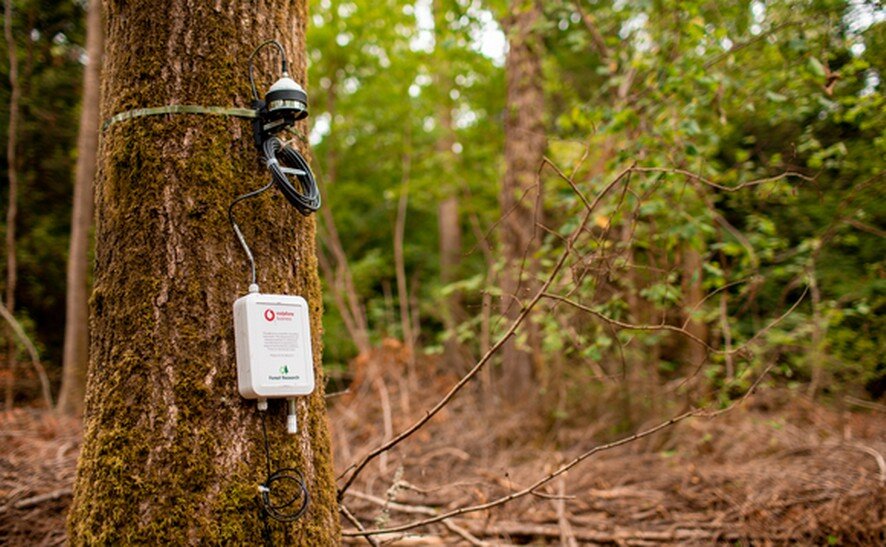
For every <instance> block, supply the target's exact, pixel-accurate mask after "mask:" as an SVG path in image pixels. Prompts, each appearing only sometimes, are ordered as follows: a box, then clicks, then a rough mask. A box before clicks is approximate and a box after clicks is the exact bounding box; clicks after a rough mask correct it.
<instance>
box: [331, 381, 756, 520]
mask: <svg viewBox="0 0 886 547" xmlns="http://www.w3.org/2000/svg"><path fill="white" fill-rule="evenodd" d="M772 366H773V365H769V366H768V367H766V369H765V370H764V371H763V372H762V373H761V374H760V376H759V377H758V378H757V379H756V381H754V383H753V384H752V385H751V387H749V388H748V389H747V391H746V392H745V393H744V395H742V397H741V398H740V399H738V400H736V401H733V402H732V403H731V404H730V405H728V406H726V407H725V408H722V409H720V410H714V411H711V410H707V409H702V408H696V409H693V410H690V411H687V412H684V413H683V414H680V415H678V416H674V417H673V418H670V419H669V420H667V421H664V422H661V423H659V424H658V425H655V426H653V427H650V428H649V429H645V430H643V431H640V432H638V433H634V434H633V435H630V436H628V437H624V438H622V439H619V440H617V441H613V442H611V443H606V444H602V445H598V446H595V447H594V448H591V449H590V450H588V451H586V452H584V453H582V454H580V455H579V456H576V457H575V458H573V459H572V460H570V461H569V462H568V463H566V464H564V465H562V466H560V467H559V468H557V469H556V470H554V471H552V472H550V473H548V474H547V475H545V476H544V477H542V478H541V479H538V480H537V481H535V482H534V483H532V484H531V485H529V486H527V487H526V488H523V489H522V490H518V491H517V492H512V493H510V494H508V495H506V496H502V497H500V498H497V499H494V500H492V501H489V502H486V503H480V504H477V505H471V506H467V507H460V508H458V509H454V510H452V511H449V512H447V513H441V514H438V515H435V516H433V517H430V518H427V519H424V520H418V521H414V522H410V523H406V524H401V525H398V526H391V527H389V528H383V529H376V530H363V531H358V532H354V531H348V532H345V533H344V535H345V536H351V537H355V536H366V535H377V534H391V533H397V532H405V531H407V530H411V529H413V528H418V527H421V526H427V525H428V524H434V523H436V522H441V521H444V520H446V519H450V518H452V517H457V516H459V515H464V514H466V513H474V512H477V511H485V510H487V509H491V508H493V507H497V506H500V505H504V504H506V503H508V502H510V501H513V500H515V499H517V498H521V497H523V496H527V495H529V494H532V493H533V492H534V491H535V490H537V489H538V488H540V487H541V486H544V485H545V484H547V483H549V482H551V481H552V480H554V479H555V478H557V477H559V476H561V475H563V474H564V473H566V472H567V471H569V470H570V469H572V468H573V467H575V466H576V465H578V464H580V463H581V462H583V461H584V460H586V459H588V458H590V457H591V456H593V455H594V454H597V453H598V452H603V451H606V450H611V449H613V448H616V447H619V446H623V445H626V444H629V443H632V442H634V441H636V440H639V439H642V438H644V437H648V436H650V435H653V434H655V433H658V432H659V431H662V430H663V429H667V428H669V427H672V426H674V425H676V424H678V423H680V422H682V421H684V420H687V419H689V418H692V417H695V416H704V417H708V418H714V417H717V416H720V415H722V414H725V413H726V412H729V411H730V410H732V409H734V408H736V407H737V406H739V405H741V404H742V403H744V402H745V401H746V400H747V399H748V397H750V396H751V395H752V394H753V393H754V391H755V390H756V389H757V386H759V385H760V382H762V381H763V378H765V377H766V375H767V374H768V373H769V371H770V370H772Z"/></svg>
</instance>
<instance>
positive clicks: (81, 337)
mask: <svg viewBox="0 0 886 547" xmlns="http://www.w3.org/2000/svg"><path fill="white" fill-rule="evenodd" d="M102 47H103V39H102V16H101V2H99V1H98V0H91V1H90V2H89V7H88V11H87V13H86V57H87V64H86V69H85V70H84V75H83V101H82V107H81V111H80V131H79V134H78V136H77V166H76V170H75V174H74V201H73V213H72V215H71V244H70V247H69V252H68V276H67V293H66V306H65V346H64V360H63V363H62V387H61V391H60V392H59V398H58V410H59V411H60V412H63V413H65V414H69V415H78V414H80V413H81V412H82V411H83V397H84V394H85V391H86V366H87V361H88V359H89V348H88V345H89V329H88V320H89V311H88V305H89V304H88V295H87V293H88V285H89V229H90V227H91V226H92V199H93V196H92V179H93V177H95V165H96V152H97V150H98V122H99V119H98V108H99V77H100V72H101V59H102Z"/></svg>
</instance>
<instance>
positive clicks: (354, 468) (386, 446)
mask: <svg viewBox="0 0 886 547" xmlns="http://www.w3.org/2000/svg"><path fill="white" fill-rule="evenodd" d="M632 167H633V166H631V167H628V168H626V169H624V170H623V171H621V172H620V173H619V174H618V175H617V176H616V177H615V178H614V179H613V180H612V182H610V183H609V184H607V185H606V187H605V188H604V189H603V190H602V191H601V192H600V194H599V195H598V196H597V198H596V199H595V200H594V202H593V203H592V204H591V205H590V207H588V210H587V212H586V213H585V215H584V217H583V218H582V221H581V222H580V223H579V225H578V227H577V228H576V229H575V231H574V232H573V233H572V237H571V238H570V241H569V242H568V245H567V247H566V249H565V250H564V251H563V253H562V254H561V255H560V258H559V260H558V261H557V263H556V264H555V265H554V267H553V269H552V270H551V272H550V274H549V275H548V277H547V279H546V280H545V282H544V284H542V286H541V288H539V290H538V292H537V293H536V294H535V296H534V297H533V298H532V300H531V301H530V302H529V303H528V304H527V305H526V306H525V307H524V308H523V310H522V311H521V312H520V315H518V316H517V318H516V319H514V321H513V322H512V323H511V326H510V328H508V330H507V332H505V334H504V335H502V337H501V338H500V339H499V340H498V342H496V343H495V345H494V346H492V347H491V348H490V349H489V351H487V352H486V353H485V354H484V355H483V357H481V358H480V360H479V361H477V364H476V365H474V367H473V368H472V369H471V370H470V371H468V372H467V374H465V375H464V376H463V377H462V378H461V380H459V381H458V383H456V384H455V385H454V386H453V387H452V388H451V389H450V390H449V392H448V393H447V394H446V395H444V396H443V398H442V399H440V401H438V402H437V404H435V405H434V406H433V407H432V408H431V409H430V410H428V411H427V412H426V413H425V415H424V416H423V417H422V418H420V419H419V420H418V421H417V422H415V423H414V424H412V425H411V426H409V427H408V428H407V429H405V430H404V431H402V432H401V433H400V434H398V435H397V436H396V437H394V438H393V439H391V440H390V441H388V442H386V443H383V444H382V445H381V446H379V447H377V448H375V449H374V450H372V451H371V452H370V453H369V454H367V455H366V456H364V457H363V459H362V460H360V461H359V462H358V463H356V464H352V465H351V466H349V467H348V468H347V469H345V470H344V471H343V472H342V473H341V475H339V477H338V478H339V479H342V478H343V477H345V476H346V475H348V473H350V476H348V478H347V480H346V481H345V483H344V485H342V487H341V488H340V489H339V491H338V499H339V501H341V499H342V497H343V496H344V493H345V492H346V491H347V489H348V488H349V487H350V486H351V484H353V483H354V480H356V478H357V476H358V475H359V474H360V472H361V471H363V469H364V468H365V467H366V465H367V464H368V463H369V462H370V461H372V460H373V459H375V458H376V457H378V456H379V455H380V454H382V453H383V452H386V451H388V450H390V449H391V448H393V447H395V446H397V445H398V444H400V443H401V442H402V441H403V440H405V439H407V438H408V437H409V436H410V435H412V434H413V433H415V432H416V431H418V430H419V429H420V428H421V427H422V426H424V425H425V424H426V423H428V422H429V421H430V420H431V418H433V417H434V416H435V415H436V414H437V413H438V412H440V410H441V409H442V408H443V407H444V406H446V405H447V404H448V403H449V401H451V400H452V398H453V397H455V395H456V394H457V393H458V392H459V391H461V389H462V388H463V387H464V386H465V385H467V384H468V382H470V381H471V380H472V379H473V378H474V377H475V376H476V375H477V373H478V372H480V370H481V369H483V367H484V366H486V364H487V363H488V362H489V361H490V359H492V356H493V355H495V354H496V353H497V352H498V351H499V349H501V347H502V346H503V345H504V344H505V343H506V342H507V341H508V339H510V338H511V337H512V336H514V333H515V332H516V331H517V328H518V327H519V326H520V325H521V324H522V323H523V321H524V320H525V319H526V317H527V316H528V315H529V312H531V311H532V309H533V308H534V307H535V305H536V304H537V303H538V302H539V300H541V298H542V296H543V295H544V294H545V292H546V291H547V290H548V288H549V287H550V286H551V283H553V281H554V279H555V278H556V277H557V274H559V273H560V270H562V269H563V265H564V264H565V263H566V259H567V258H568V257H569V254H570V248H571V246H572V243H573V242H574V240H575V239H577V238H578V236H579V235H580V234H581V233H582V231H583V230H584V228H585V226H586V225H587V223H588V220H590V218H591V212H592V211H593V209H594V207H596V206H597V204H598V203H600V200H602V199H603V197H604V196H605V195H606V194H608V193H609V192H610V191H611V190H612V189H613V188H614V187H615V186H616V185H617V184H618V183H619V182H621V181H622V179H624V177H625V176H627V175H628V173H630V170H631V168H632Z"/></svg>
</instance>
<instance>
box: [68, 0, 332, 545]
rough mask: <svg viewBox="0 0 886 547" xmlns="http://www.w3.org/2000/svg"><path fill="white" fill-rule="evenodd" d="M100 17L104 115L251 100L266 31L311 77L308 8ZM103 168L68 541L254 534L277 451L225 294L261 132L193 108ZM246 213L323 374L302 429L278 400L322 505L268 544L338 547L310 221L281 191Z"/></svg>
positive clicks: (273, 420)
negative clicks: (242, 369)
mask: <svg viewBox="0 0 886 547" xmlns="http://www.w3.org/2000/svg"><path fill="white" fill-rule="evenodd" d="M105 10H106V17H107V18H106V21H107V24H106V27H105V29H106V33H105V36H106V39H107V42H106V48H105V55H106V56H105V64H104V71H103V84H102V87H103V93H102V107H101V113H102V118H107V117H110V116H112V115H114V114H116V113H119V112H122V111H126V110H128V109H131V108H138V107H148V106H159V105H167V104H201V105H238V106H242V105H246V104H248V103H249V98H248V93H247V88H248V85H247V81H246V70H247V58H248V56H249V54H250V53H251V52H252V51H253V49H254V48H255V46H256V45H258V43H260V42H261V41H263V40H265V39H269V38H278V39H280V40H281V41H282V43H283V45H284V47H285V48H286V50H287V51H288V53H289V61H290V72H291V73H292V74H293V78H295V79H296V80H301V81H304V78H305V61H306V59H305V54H304V47H305V45H304V39H305V35H304V32H305V23H306V21H307V10H306V5H305V2H304V0H296V1H293V2H282V3H277V4H274V5H273V6H270V5H267V4H264V3H254V2H251V1H248V0H235V1H233V2H230V3H227V4H225V7H216V6H213V5H210V4H208V3H201V2H197V3H192V4H188V5H185V4H184V3H183V2H177V1H176V2H173V1H169V2H164V3H162V5H161V4H158V3H157V2H155V1H147V0H141V1H136V2H132V1H122V0H119V1H118V0H112V1H108V2H106V3H105ZM158 13H162V14H163V18H161V19H158V18H157V14H158ZM270 60H271V56H270V53H268V55H267V56H263V57H262V61H263V62H259V63H258V66H257V75H262V74H270V73H273V74H274V75H275V76H276V75H278V74H279V72H278V70H279V69H278V68H277V67H279V64H278V61H277V59H276V58H274V62H273V63H272V62H270ZM272 67H273V68H272ZM261 80H262V78H259V85H262V86H267V85H269V84H270V82H269V81H265V82H263V83H262V82H261ZM302 129H304V127H302ZM99 173H100V175H99V177H98V179H97V181H96V210H97V215H96V219H97V225H96V265H95V282H94V289H93V296H92V308H91V314H92V315H91V316H92V326H93V329H94V330H93V333H92V338H91V340H92V342H91V347H90V369H89V375H88V382H87V395H86V410H85V432H84V444H83V450H82V453H81V455H80V461H79V465H78V472H77V479H76V483H75V487H74V499H73V502H72V507H71V511H70V514H69V533H70V534H69V537H70V539H71V542H72V543H73V544H77V545H79V544H90V545H92V544H173V545H182V544H191V543H206V544H245V543H253V544H254V543H258V542H259V541H260V538H261V534H262V529H263V528H262V522H261V518H260V513H259V511H258V509H257V506H256V496H257V494H258V490H257V485H258V484H260V483H261V482H263V481H264V479H265V454H264V452H263V447H262V435H261V427H260V417H259V414H258V412H257V411H256V409H255V405H254V404H253V403H250V402H248V401H245V400H243V399H242V398H241V397H240V396H239V395H238V393H237V385H236V382H237V380H236V372H235V371H236V366H235V362H234V344H233V328H232V316H231V304H232V302H233V300H234V299H235V298H236V297H238V296H240V295H241V294H242V293H243V291H244V290H245V288H246V283H245V282H246V281H247V279H246V268H245V267H244V258H243V256H242V254H241V252H240V249H239V248H238V247H237V245H236V243H235V240H234V238H233V236H232V234H231V229H230V226H229V224H228V222H227V217H226V208H227V205H228V204H229V203H230V202H231V200H232V198H233V197H235V196H236V195H238V194H242V193H244V192H246V191H248V190H253V189H255V188H258V187H260V186H262V185H263V184H264V181H265V179H266V172H265V171H264V170H263V168H262V162H260V161H259V159H258V156H257V152H256V150H255V147H254V144H253V142H252V131H251V128H250V127H249V126H248V125H247V124H245V123H244V122H243V121H242V120H236V119H232V118H225V117H207V116H200V117H198V116H193V115H173V116H162V117H149V118H138V119H134V120H129V121H126V122H122V123H118V124H116V125H113V126H111V127H110V128H109V129H108V130H106V131H105V133H104V134H103V137H102V145H101V151H100V163H99ZM241 210H242V211H246V210H248V211H249V212H250V213H251V215H250V216H249V219H250V220H249V221H248V222H246V221H243V222H242V224H243V227H244V231H245V232H246V235H247V238H248V239H249V241H250V242H251V243H252V245H253V250H254V252H255V255H256V261H257V264H258V266H259V282H260V283H261V284H262V286H263V287H264V288H265V290H266V291H267V292H280V293H287V294H300V295H303V296H304V297H305V298H306V299H307V300H308V302H309V304H310V310H311V327H312V335H313V347H314V352H315V353H314V363H315V369H316V374H317V376H318V378H317V386H318V387H317V389H316V391H315V392H314V393H313V394H312V395H311V396H310V397H304V398H300V399H299V402H298V414H299V424H300V426H301V429H300V431H299V433H298V435H297V436H295V437H293V436H286V435H285V433H284V431H283V429H284V428H283V423H284V416H283V415H284V412H283V410H284V409H283V408H282V405H281V404H279V403H280V401H270V409H269V411H268V412H269V417H268V422H269V423H268V425H269V427H268V434H269V437H270V450H271V457H272V458H273V461H274V465H275V466H277V465H279V464H281V463H285V464H286V465H287V466H292V467H295V468H297V469H299V470H300V471H301V472H302V473H303V474H304V477H305V481H306V484H307V488H308V490H309V491H310V494H311V505H310V507H309V509H308V511H307V513H306V514H305V515H304V516H302V517H301V519H300V520H298V521H296V522H294V523H290V524H287V525H282V524H278V523H274V522H272V523H271V529H272V535H273V537H272V538H269V539H268V542H269V543H274V544H280V545H332V544H335V543H337V542H338V535H339V524H338V518H337V510H336V504H335V484H334V479H333V475H332V455H331V451H330V444H329V435H328V429H327V423H326V414H325V404H324V398H323V385H324V383H323V378H322V372H321V371H320V349H321V340H320V331H321V325H320V318H321V314H322V309H321V299H320V283H319V279H318V276H317V260H316V254H315V251H316V248H315V240H314V235H315V224H314V219H313V218H304V217H301V216H299V215H298V213H297V212H296V211H295V210H294V209H292V208H290V207H289V206H288V205H287V204H286V202H285V201H284V200H283V199H282V198H281V196H277V195H275V196H274V197H273V198H272V197H270V196H264V197H263V198H261V199H258V200H255V201H254V202H249V205H248V206H246V207H244V208H243V209H241ZM244 216H245V214H244Z"/></svg>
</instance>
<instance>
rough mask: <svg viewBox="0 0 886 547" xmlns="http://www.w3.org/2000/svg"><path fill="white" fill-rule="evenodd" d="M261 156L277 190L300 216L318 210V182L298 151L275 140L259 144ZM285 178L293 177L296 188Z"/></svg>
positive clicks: (275, 138)
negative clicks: (262, 153)
mask: <svg viewBox="0 0 886 547" xmlns="http://www.w3.org/2000/svg"><path fill="white" fill-rule="evenodd" d="M262 152H264V155H265V162H266V163H267V166H268V170H269V171H270V172H271V177H272V178H273V181H274V183H275V184H276V185H277V188H279V189H280V191H281V192H283V195H284V196H286V199H287V200H288V201H289V203H291V204H292V205H293V206H294V207H295V208H296V209H298V212H299V213H301V214H303V215H305V216H308V215H310V214H311V213H313V212H315V211H316V210H317V209H319V208H320V205H321V199H320V190H319V189H318V188H317V181H316V180H315V179H314V174H313V173H312V172H311V168H310V167H309V166H308V162H307V161H305V159H304V158H303V157H302V155H301V154H299V153H298V150H296V149H295V148H292V147H291V146H289V145H286V144H283V142H282V141H281V140H280V139H278V138H277V137H269V138H268V139H267V140H265V141H264V142H263V143H262ZM288 175H292V176H293V178H294V181H295V182H297V183H298V186H296V185H295V184H293V182H292V181H290V178H289V176H288Z"/></svg>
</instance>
